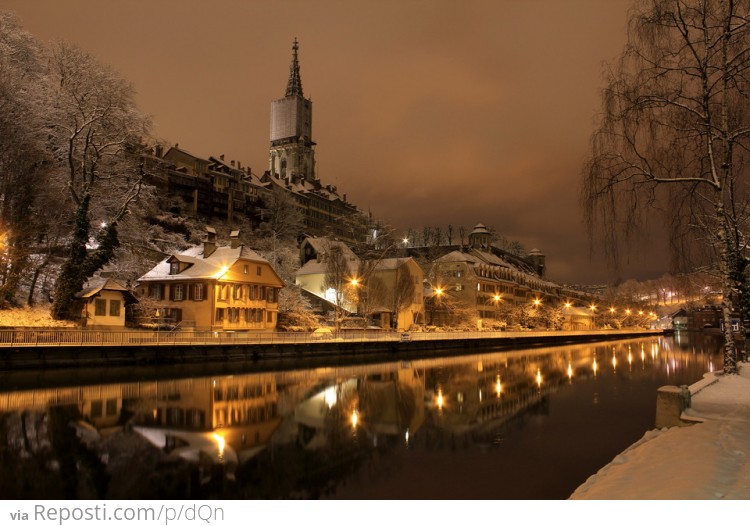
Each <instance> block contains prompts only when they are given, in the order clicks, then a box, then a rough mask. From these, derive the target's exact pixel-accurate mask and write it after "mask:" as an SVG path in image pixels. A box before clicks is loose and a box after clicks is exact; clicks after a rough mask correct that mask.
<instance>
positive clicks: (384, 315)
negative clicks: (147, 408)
mask: <svg viewBox="0 0 750 526" xmlns="http://www.w3.org/2000/svg"><path fill="white" fill-rule="evenodd" d="M440 248H441V249H442V252H443V253H442V254H440V255H437V256H434V257H433V259H429V258H426V254H425V253H424V252H426V249H422V250H421V251H422V253H420V249H418V248H414V247H411V248H408V249H405V248H401V249H398V250H393V251H388V250H380V251H377V250H376V251H370V252H369V253H367V254H362V253H360V254H357V253H355V251H354V250H352V248H351V247H350V246H349V245H347V244H346V243H344V242H343V241H340V240H337V239H333V238H325V237H307V238H305V239H304V240H303V241H302V243H301V244H300V263H301V266H300V268H299V269H298V270H297V272H296V274H295V285H296V286H297V287H299V289H300V291H301V293H302V294H303V295H304V296H306V297H307V299H308V300H310V305H311V307H312V309H313V310H314V311H315V312H316V313H318V314H320V315H322V316H323V319H324V320H325V319H327V320H328V321H329V322H331V323H332V324H335V325H336V326H337V327H340V326H341V323H342V321H349V322H350V323H353V324H356V325H357V326H358V327H373V326H374V327H377V328H383V329H397V330H409V329H412V328H414V327H419V326H426V325H435V326H439V325H443V326H458V325H463V326H466V325H469V326H471V327H473V328H476V329H483V328H491V327H497V325H498V322H502V321H503V320H505V319H506V316H507V311H508V309H509V308H513V307H523V306H529V305H532V304H536V305H540V304H543V305H544V306H545V307H546V306H547V305H561V304H564V303H565V304H569V308H568V309H566V312H564V313H563V315H564V316H563V317H564V319H563V320H561V324H562V325H561V327H560V328H565V329H588V328H591V326H592V317H593V315H592V313H591V312H589V311H587V309H585V308H581V307H580V306H581V305H583V304H586V303H587V302H590V300H591V297H590V296H588V295H586V294H585V293H582V292H580V291H576V290H573V289H568V288H565V287H563V286H561V285H559V284H556V283H554V282H551V281H549V280H547V279H546V278H545V276H544V268H545V265H544V255H543V254H541V252H539V251H532V252H531V253H530V254H529V255H528V256H527V257H526V258H521V257H518V256H510V255H509V254H507V253H504V252H503V251H501V250H499V249H497V248H496V247H494V246H493V245H492V244H491V243H490V235H489V232H488V230H487V228H486V227H484V225H481V224H479V225H477V226H476V227H475V228H474V230H473V231H472V233H471V234H470V235H469V244H468V245H466V246H462V247H452V246H446V247H440ZM429 250H430V251H433V250H435V247H430V249H429ZM284 286H285V283H284V281H283V280H282V279H281V277H280V276H279V275H278V273H277V272H276V271H275V270H274V268H273V267H272V265H271V264H270V263H269V262H268V261H267V260H266V259H264V258H263V257H262V256H260V255H259V254H258V253H257V252H255V251H253V250H251V249H250V248H248V247H245V246H243V245H242V244H241V243H240V240H239V232H238V231H234V232H232V234H231V235H230V239H229V242H228V244H224V245H220V244H219V242H218V240H217V238H216V232H215V230H214V229H212V228H208V229H207V232H206V238H205V241H204V243H203V244H202V245H199V246H195V247H191V248H189V249H188V250H185V251H183V252H180V253H178V254H174V255H170V256H168V257H166V258H165V259H163V260H162V261H161V262H159V263H158V264H157V265H156V266H155V267H154V268H152V269H151V270H150V271H148V272H147V273H146V274H144V275H143V276H141V277H140V278H139V279H138V280H137V286H136V289H135V291H133V292H131V291H128V290H127V289H125V288H124V287H122V286H121V285H119V284H116V283H114V282H112V281H111V280H99V281H97V282H93V283H92V284H90V286H89V287H87V288H86V289H85V290H84V291H83V292H82V293H81V294H80V298H81V300H82V317H83V318H84V320H85V323H86V325H87V326H97V327H103V326H124V324H125V312H126V308H125V307H126V306H127V305H128V304H133V303H136V302H140V303H142V306H143V307H144V309H141V310H145V311H150V312H152V313H153V315H152V316H151V319H150V320H149V321H150V322H151V323H156V324H169V325H174V326H179V327H181V328H182V329H196V330H211V331H270V330H275V329H276V328H277V325H278V321H279V313H280V309H279V297H280V293H281V290H282V288H283V287H284ZM573 304H577V305H578V307H575V306H573Z"/></svg>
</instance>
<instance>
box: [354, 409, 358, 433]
mask: <svg viewBox="0 0 750 526" xmlns="http://www.w3.org/2000/svg"><path fill="white" fill-rule="evenodd" d="M358 423H359V411H357V410H356V409H355V410H353V411H352V429H357V424H358Z"/></svg>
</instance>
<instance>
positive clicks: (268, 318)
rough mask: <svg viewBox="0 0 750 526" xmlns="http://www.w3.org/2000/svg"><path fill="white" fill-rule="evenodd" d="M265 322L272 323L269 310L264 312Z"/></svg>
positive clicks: (271, 314) (271, 315)
mask: <svg viewBox="0 0 750 526" xmlns="http://www.w3.org/2000/svg"><path fill="white" fill-rule="evenodd" d="M266 321H267V322H268V323H271V322H272V321H273V312H271V311H270V310H269V311H266Z"/></svg>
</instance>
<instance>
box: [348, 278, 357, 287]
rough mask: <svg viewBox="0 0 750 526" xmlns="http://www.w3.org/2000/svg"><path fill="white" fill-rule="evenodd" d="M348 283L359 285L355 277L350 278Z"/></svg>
mask: <svg viewBox="0 0 750 526" xmlns="http://www.w3.org/2000/svg"><path fill="white" fill-rule="evenodd" d="M349 283H351V285H352V286H353V287H356V286H357V285H359V280H358V279H357V278H352V279H351V280H349Z"/></svg>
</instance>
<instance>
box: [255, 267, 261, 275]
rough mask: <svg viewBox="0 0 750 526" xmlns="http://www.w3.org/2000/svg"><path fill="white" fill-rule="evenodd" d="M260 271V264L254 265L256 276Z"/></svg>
mask: <svg viewBox="0 0 750 526" xmlns="http://www.w3.org/2000/svg"><path fill="white" fill-rule="evenodd" d="M260 272H261V271H260V266H258V267H255V274H256V275H258V276H260Z"/></svg>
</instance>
